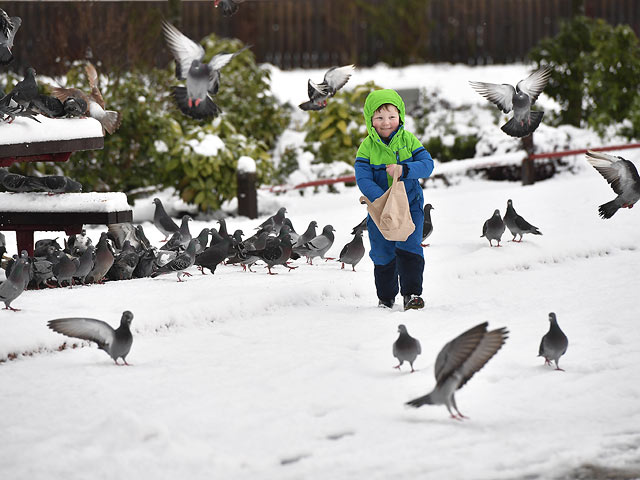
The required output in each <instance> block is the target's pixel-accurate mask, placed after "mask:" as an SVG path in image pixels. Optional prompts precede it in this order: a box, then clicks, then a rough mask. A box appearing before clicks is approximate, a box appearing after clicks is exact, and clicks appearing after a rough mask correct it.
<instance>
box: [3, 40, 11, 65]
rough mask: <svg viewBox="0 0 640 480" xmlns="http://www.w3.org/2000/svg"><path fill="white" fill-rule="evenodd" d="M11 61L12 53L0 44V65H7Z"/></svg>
mask: <svg viewBox="0 0 640 480" xmlns="http://www.w3.org/2000/svg"><path fill="white" fill-rule="evenodd" d="M12 61H13V54H12V53H11V50H9V49H8V48H7V47H5V46H4V45H0V65H9V64H10V63H11V62H12Z"/></svg>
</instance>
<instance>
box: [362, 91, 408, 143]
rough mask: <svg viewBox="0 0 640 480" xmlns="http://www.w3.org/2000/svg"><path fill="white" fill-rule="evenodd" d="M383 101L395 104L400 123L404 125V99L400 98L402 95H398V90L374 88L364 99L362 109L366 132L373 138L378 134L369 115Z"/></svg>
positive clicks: (377, 136) (383, 102)
mask: <svg viewBox="0 0 640 480" xmlns="http://www.w3.org/2000/svg"><path fill="white" fill-rule="evenodd" d="M385 103H390V104H391V105H395V106H396V108H397V109H398V112H400V125H404V101H403V100H402V97H401V96H400V95H398V92H396V91H395V90H390V89H385V90H374V91H373V92H371V93H370V94H369V95H368V96H367V99H366V100H365V101H364V109H363V115H364V121H365V124H366V125H367V132H369V135H370V136H372V137H373V138H374V139H378V138H380V136H379V135H378V132H376V129H375V128H373V125H372V124H371V117H373V114H374V113H375V111H376V110H377V109H378V108H380V106H382V105H384V104H385Z"/></svg>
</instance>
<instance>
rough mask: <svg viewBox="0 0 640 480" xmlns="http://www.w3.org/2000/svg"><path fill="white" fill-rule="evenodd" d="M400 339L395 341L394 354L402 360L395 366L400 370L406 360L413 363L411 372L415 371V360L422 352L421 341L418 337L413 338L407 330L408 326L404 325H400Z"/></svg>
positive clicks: (410, 363)
mask: <svg viewBox="0 0 640 480" xmlns="http://www.w3.org/2000/svg"><path fill="white" fill-rule="evenodd" d="M398 333H399V334H400V335H398V339H397V340H396V341H395V342H393V356H394V357H396V358H397V359H398V361H399V362H400V363H399V364H398V365H396V366H395V367H393V368H397V369H398V370H400V367H401V366H402V364H403V363H404V362H409V365H411V373H413V372H415V370H414V369H413V362H415V361H416V358H417V357H418V355H420V354H421V353H422V347H421V346H420V341H419V340H418V339H417V338H413V337H412V336H411V335H409V332H407V327H405V326H404V325H398Z"/></svg>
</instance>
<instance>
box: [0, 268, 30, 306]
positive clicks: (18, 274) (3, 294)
mask: <svg viewBox="0 0 640 480" xmlns="http://www.w3.org/2000/svg"><path fill="white" fill-rule="evenodd" d="M27 268H29V265H28V263H27V259H26V258H25V257H20V258H19V259H18V260H17V261H16V263H15V264H14V265H13V268H11V272H10V273H9V276H8V277H7V279H6V280H5V281H4V282H2V283H0V302H3V303H4V310H13V311H14V312H18V311H20V309H19V308H13V307H12V306H11V302H13V301H14V300H15V299H16V298H18V297H19V296H20V295H21V294H22V292H23V291H24V288H25V282H24V279H25V270H26V269H27Z"/></svg>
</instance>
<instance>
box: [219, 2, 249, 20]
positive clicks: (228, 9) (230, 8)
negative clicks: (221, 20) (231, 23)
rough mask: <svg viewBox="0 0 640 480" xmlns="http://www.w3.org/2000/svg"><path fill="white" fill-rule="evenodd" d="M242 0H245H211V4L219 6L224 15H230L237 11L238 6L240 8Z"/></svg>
mask: <svg viewBox="0 0 640 480" xmlns="http://www.w3.org/2000/svg"><path fill="white" fill-rule="evenodd" d="M244 1H245V0H213V6H214V7H216V8H218V7H221V8H222V14H223V15H224V16H225V17H230V16H231V15H233V14H234V13H236V12H237V11H238V8H240V5H239V4H240V3H242V2H244Z"/></svg>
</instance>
